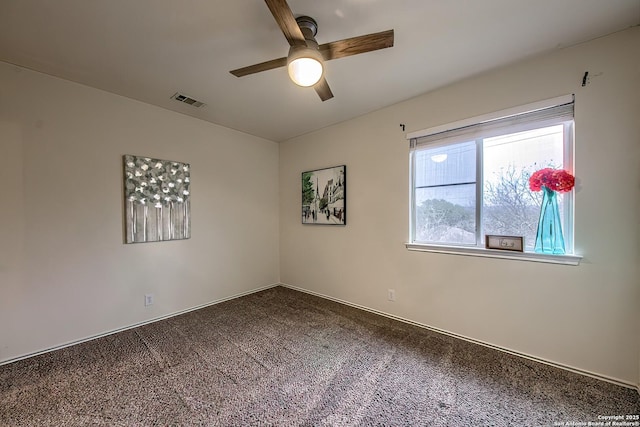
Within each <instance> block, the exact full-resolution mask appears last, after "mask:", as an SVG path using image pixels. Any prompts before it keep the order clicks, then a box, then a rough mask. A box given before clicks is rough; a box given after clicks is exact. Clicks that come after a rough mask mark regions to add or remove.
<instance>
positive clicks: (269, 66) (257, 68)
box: [229, 58, 287, 77]
mask: <svg viewBox="0 0 640 427" xmlns="http://www.w3.org/2000/svg"><path fill="white" fill-rule="evenodd" d="M286 65H287V58H278V59H272V60H271V61H266V62H261V63H259V64H253V65H249V66H248V67H243V68H238V69H237V70H231V71H229V72H230V73H231V74H233V75H234V76H236V77H244V76H248V75H249V74H255V73H260V72H262V71H268V70H273V69H274V68H280V67H285V66H286Z"/></svg>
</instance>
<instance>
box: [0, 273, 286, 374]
mask: <svg viewBox="0 0 640 427" xmlns="http://www.w3.org/2000/svg"><path fill="white" fill-rule="evenodd" d="M276 286H280V284H279V283H273V284H271V285H267V286H262V287H260V288H257V289H253V290H250V291H246V292H241V293H239V294H235V295H231V296H228V297H225V298H221V299H217V300H214V301H210V302H207V303H204V304H200V305H197V306H194V307H190V308H187V309H184V310H180V311H176V312H173V313H169V314H165V315H164V316H160V317H154V318H153V319H149V320H145V321H143V322H139V323H134V324H132V325H128V326H124V327H122V328H118V329H113V330H110V331H106V332H102V333H100V334H97V335H91V336H89V337H86V338H81V339H79V340H75V341H70V342H66V343H64V344H60V345H56V346H53V347H49V348H46V349H43V350H38V351H35V352H33V353H28V354H23V355H21V356H17V357H13V358H11V359H7V360H2V361H0V366H2V365H7V364H9V363H13V362H17V361H18V360H23V359H28V358H30V357H34V356H38V355H41V354H44V353H49V352H51V351H56V350H60V349H63V348H66V347H71V346H73V345H76V344H82V343H83V342H87V341H92V340H95V339H98V338H102V337H106V336H109V335H113V334H117V333H118V332H123V331H127V330H129V329H133V328H137V327H139V326H144V325H148V324H150V323H154V322H158V321H160V320H164V319H168V318H170V317H175V316H179V315H181V314H185V313H189V312H190V311H195V310H199V309H201V308H205V307H209V306H211V305H215V304H220V303H221V302H225V301H229V300H232V299H236V298H240V297H243V296H246V295H250V294H254V293H256V292H260V291H264V290H266V289H270V288H274V287H276Z"/></svg>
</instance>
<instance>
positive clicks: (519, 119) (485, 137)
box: [410, 96, 573, 254]
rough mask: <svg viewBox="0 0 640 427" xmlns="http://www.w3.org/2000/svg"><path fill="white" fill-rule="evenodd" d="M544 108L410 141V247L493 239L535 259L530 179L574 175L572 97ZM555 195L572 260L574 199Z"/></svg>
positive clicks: (535, 197)
mask: <svg viewBox="0 0 640 427" xmlns="http://www.w3.org/2000/svg"><path fill="white" fill-rule="evenodd" d="M543 104H546V105H544V106H543V107H540V105H541V104H540V103H538V104H536V105H531V106H529V107H521V108H520V111H518V112H517V113H513V112H501V113H496V114H495V115H493V117H491V118H489V119H487V117H484V118H483V119H476V120H475V121H465V122H461V123H458V124H454V125H451V126H447V127H445V128H444V129H443V128H438V129H433V130H431V131H424V132H416V133H415V134H414V135H410V138H411V176H412V185H411V230H410V234H411V243H416V244H426V245H438V246H456V247H460V246H462V247H465V246H466V247H478V248H484V242H485V235H487V234H496V235H508V236H523V237H524V244H525V248H524V250H525V252H533V247H534V244H535V236H536V230H537V225H538V217H539V214H540V204H541V201H542V193H541V192H534V191H531V190H530V189H529V176H531V174H532V173H533V172H535V171H536V170H539V169H542V168H547V167H551V168H559V169H566V170H569V171H573V96H571V97H562V98H558V99H555V100H550V101H547V102H545V103H543ZM416 134H417V135H416ZM558 196H559V197H558V201H559V206H560V213H561V218H562V230H563V234H564V237H565V242H566V248H565V249H566V253H567V254H572V253H573V221H572V219H573V192H568V193H559V194H558Z"/></svg>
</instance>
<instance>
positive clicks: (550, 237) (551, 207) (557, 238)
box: [534, 186, 565, 255]
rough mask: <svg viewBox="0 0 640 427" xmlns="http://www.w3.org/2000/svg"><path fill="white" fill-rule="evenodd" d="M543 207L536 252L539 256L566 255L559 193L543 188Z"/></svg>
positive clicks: (539, 221) (537, 234) (541, 208)
mask: <svg viewBox="0 0 640 427" xmlns="http://www.w3.org/2000/svg"><path fill="white" fill-rule="evenodd" d="M542 191H543V196H542V206H541V207H540V219H539V220H538V232H537V233H536V245H535V248H534V251H535V252H537V253H539V254H555V255H561V254H564V253H565V251H564V237H563V236H562V223H561V221H560V210H559V209H558V197H557V193H556V192H555V191H553V190H550V189H548V188H547V187H545V186H542Z"/></svg>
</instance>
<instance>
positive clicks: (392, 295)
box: [387, 289, 396, 301]
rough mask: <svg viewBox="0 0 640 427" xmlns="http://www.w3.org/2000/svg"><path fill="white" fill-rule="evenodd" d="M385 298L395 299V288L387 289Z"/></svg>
mask: <svg viewBox="0 0 640 427" xmlns="http://www.w3.org/2000/svg"><path fill="white" fill-rule="evenodd" d="M387 299H388V300H389V301H395V300H396V290H395V289H388V290H387Z"/></svg>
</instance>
